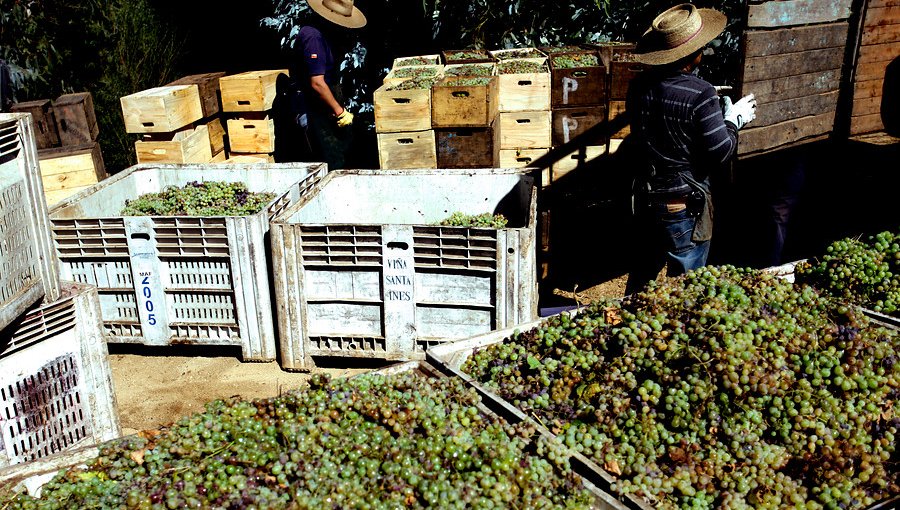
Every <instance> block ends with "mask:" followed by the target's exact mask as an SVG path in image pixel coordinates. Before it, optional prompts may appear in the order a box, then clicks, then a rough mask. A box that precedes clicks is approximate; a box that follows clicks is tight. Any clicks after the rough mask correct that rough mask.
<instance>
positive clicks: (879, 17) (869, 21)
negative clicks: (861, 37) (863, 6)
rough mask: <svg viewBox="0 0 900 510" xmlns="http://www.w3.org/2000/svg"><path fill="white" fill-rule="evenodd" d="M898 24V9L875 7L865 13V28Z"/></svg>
mask: <svg viewBox="0 0 900 510" xmlns="http://www.w3.org/2000/svg"><path fill="white" fill-rule="evenodd" d="M897 24H900V7H876V8H874V9H872V8H869V9H868V10H867V11H866V22H865V26H866V27H877V26H884V25H897Z"/></svg>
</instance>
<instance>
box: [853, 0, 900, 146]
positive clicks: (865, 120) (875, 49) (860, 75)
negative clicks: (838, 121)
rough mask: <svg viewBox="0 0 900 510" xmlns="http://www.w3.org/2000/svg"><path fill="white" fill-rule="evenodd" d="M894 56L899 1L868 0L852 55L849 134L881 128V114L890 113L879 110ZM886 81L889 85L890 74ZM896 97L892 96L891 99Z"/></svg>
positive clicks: (899, 50) (899, 51)
mask: <svg viewBox="0 0 900 510" xmlns="http://www.w3.org/2000/svg"><path fill="white" fill-rule="evenodd" d="M898 57H900V2H898V1H896V0H868V1H867V2H866V8H865V14H864V18H863V25H862V34H861V38H860V41H859V49H858V51H857V55H856V75H855V76H854V86H853V105H852V111H851V117H850V132H849V134H850V135H851V136H852V135H858V134H862V133H873V132H877V131H883V130H884V129H885V126H884V117H883V114H887V115H891V113H889V112H882V99H883V96H884V94H885V92H888V91H887V90H886V89H885V84H886V82H885V76H886V74H887V71H888V66H892V67H897V65H898V64H897V59H898ZM892 62H893V64H892ZM894 79H896V76H894ZM887 85H888V87H890V78H889V79H888V81H887ZM888 93H890V92H888ZM896 101H897V100H896V98H893V102H894V103H896ZM894 114H896V113H894Z"/></svg>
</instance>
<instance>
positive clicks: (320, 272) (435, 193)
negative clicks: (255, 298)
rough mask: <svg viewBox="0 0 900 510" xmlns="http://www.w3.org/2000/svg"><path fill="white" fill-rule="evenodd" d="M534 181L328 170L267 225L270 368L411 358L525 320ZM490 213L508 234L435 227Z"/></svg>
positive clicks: (515, 172) (511, 172) (503, 175)
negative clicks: (272, 325)
mask: <svg viewBox="0 0 900 510" xmlns="http://www.w3.org/2000/svg"><path fill="white" fill-rule="evenodd" d="M536 202H537V191H536V188H535V186H534V179H533V177H532V176H530V175H528V173H527V171H525V170H521V169H476V170H469V169H467V170H449V169H440V170H336V171H333V172H330V173H329V174H328V176H326V177H325V178H324V179H322V180H321V181H320V182H318V183H317V184H316V185H315V186H314V187H313V188H312V189H310V191H309V192H308V193H307V194H306V195H305V196H304V197H303V198H302V199H301V200H300V201H299V202H298V203H297V204H295V205H293V206H291V207H290V208H288V209H286V210H285V211H284V212H283V213H281V214H280V215H279V216H277V217H276V218H275V219H273V221H272V232H271V241H272V264H273V276H274V281H275V295H276V299H277V311H278V325H279V333H280V334H279V340H280V346H279V347H280V349H281V363H282V368H284V369H286V370H307V369H310V368H311V367H313V366H315V365H314V360H313V359H312V357H313V356H355V357H371V358H382V359H398V360H411V359H421V358H422V357H424V350H425V349H426V348H427V347H428V346H429V345H432V344H435V343H441V342H444V341H447V340H452V339H456V338H464V337H468V336H472V335H475V334H479V333H485V332H488V331H492V330H495V329H498V328H503V327H507V326H510V325H513V324H519V323H521V322H524V321H528V320H531V319H534V318H535V317H537V276H536V265H535V249H536V248H535V221H536V220H535V218H536ZM456 211H460V212H463V213H466V214H481V213H486V212H487V213H502V214H504V215H505V216H506V217H507V218H508V219H509V225H508V228H503V229H488V228H466V227H446V226H437V225H436V224H437V223H439V222H440V221H441V220H444V219H446V218H447V217H449V216H450V215H451V214H452V213H453V212H456Z"/></svg>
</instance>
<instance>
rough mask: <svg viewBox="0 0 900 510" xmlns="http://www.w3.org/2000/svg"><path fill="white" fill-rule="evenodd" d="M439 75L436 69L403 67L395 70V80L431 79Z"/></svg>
mask: <svg viewBox="0 0 900 510" xmlns="http://www.w3.org/2000/svg"><path fill="white" fill-rule="evenodd" d="M437 75H438V70H437V68H436V67H433V66H427V67H415V66H409V67H401V68H398V69H395V70H394V78H430V77H435V76H437Z"/></svg>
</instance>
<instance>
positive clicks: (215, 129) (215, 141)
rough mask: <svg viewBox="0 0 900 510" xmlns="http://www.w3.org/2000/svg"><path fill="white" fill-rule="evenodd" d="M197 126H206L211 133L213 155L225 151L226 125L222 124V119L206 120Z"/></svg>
mask: <svg viewBox="0 0 900 510" xmlns="http://www.w3.org/2000/svg"><path fill="white" fill-rule="evenodd" d="M197 125H198V126H199V125H203V126H206V129H207V131H208V133H209V149H210V151H212V153H213V154H218V153H220V152H222V151H224V150H225V125H224V124H222V119H221V118H219V117H213V118H211V119H204V120H202V121H201V122H199V123H198V124H197Z"/></svg>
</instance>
